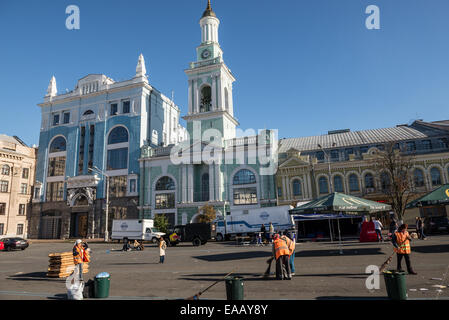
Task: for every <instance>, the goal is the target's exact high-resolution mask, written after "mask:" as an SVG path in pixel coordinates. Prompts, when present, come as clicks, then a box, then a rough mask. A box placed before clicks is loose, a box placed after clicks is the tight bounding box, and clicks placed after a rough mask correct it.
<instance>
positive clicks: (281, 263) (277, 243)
mask: <svg viewBox="0 0 449 320" xmlns="http://www.w3.org/2000/svg"><path fill="white" fill-rule="evenodd" d="M273 257H274V258H275V259H276V279H277V280H284V279H286V280H291V279H292V275H291V271H290V265H289V261H288V259H289V257H290V250H289V248H288V246H287V242H286V241H285V240H284V239H281V238H280V237H279V234H275V235H274V237H273Z"/></svg>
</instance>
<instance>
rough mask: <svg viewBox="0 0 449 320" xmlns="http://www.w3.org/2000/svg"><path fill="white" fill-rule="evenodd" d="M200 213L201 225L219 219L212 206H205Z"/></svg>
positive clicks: (200, 209) (199, 220)
mask: <svg viewBox="0 0 449 320" xmlns="http://www.w3.org/2000/svg"><path fill="white" fill-rule="evenodd" d="M198 211H199V212H198V213H200V216H199V217H198V222H199V223H209V222H212V221H213V220H214V219H215V218H216V217H217V214H216V211H215V208H214V207H213V206H211V205H210V204H205V205H204V206H202V207H200V208H199V209H198Z"/></svg>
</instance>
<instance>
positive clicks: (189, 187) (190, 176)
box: [187, 165, 194, 202]
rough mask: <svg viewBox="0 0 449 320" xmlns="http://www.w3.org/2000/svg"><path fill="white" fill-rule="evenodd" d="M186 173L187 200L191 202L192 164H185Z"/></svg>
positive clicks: (192, 184)
mask: <svg viewBox="0 0 449 320" xmlns="http://www.w3.org/2000/svg"><path fill="white" fill-rule="evenodd" d="M187 171H188V173H187V175H188V191H189V192H188V202H193V186H194V183H193V165H188V166H187Z"/></svg>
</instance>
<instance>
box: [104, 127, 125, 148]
mask: <svg viewBox="0 0 449 320" xmlns="http://www.w3.org/2000/svg"><path fill="white" fill-rule="evenodd" d="M123 142H128V131H127V130H126V129H125V127H117V128H115V129H114V130H112V131H111V133H110V134H109V138H108V144H117V143H123Z"/></svg>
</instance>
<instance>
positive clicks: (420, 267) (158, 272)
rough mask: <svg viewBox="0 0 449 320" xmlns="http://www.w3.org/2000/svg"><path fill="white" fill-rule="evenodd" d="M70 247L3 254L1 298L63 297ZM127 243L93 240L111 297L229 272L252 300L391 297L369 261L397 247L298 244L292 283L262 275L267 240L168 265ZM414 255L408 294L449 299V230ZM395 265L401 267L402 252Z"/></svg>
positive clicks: (203, 281) (159, 294)
mask: <svg viewBox="0 0 449 320" xmlns="http://www.w3.org/2000/svg"><path fill="white" fill-rule="evenodd" d="M72 245H73V243H72V242H68V241H67V242H62V241H59V242H48V241H34V242H32V244H31V245H30V247H29V248H28V249H27V250H25V251H13V252H0V300H10V299H26V300H30V299H31V300H34V299H39V300H40V299H65V297H66V286H65V280H64V279H50V278H47V277H46V272H47V268H48V260H49V259H48V254H49V253H52V252H66V251H70V250H71V249H72ZM121 247H122V244H117V243H107V244H105V243H100V242H94V243H90V248H91V249H92V262H91V263H90V266H89V270H90V271H89V273H88V274H85V280H88V279H92V278H94V276H95V275H96V274H98V273H100V272H108V273H109V274H110V275H111V287H110V297H109V299H119V300H128V299H133V300H134V299H149V300H165V299H185V298H188V297H190V296H193V295H194V294H196V293H198V292H199V291H201V290H202V289H205V288H206V287H208V286H209V285H211V284H212V283H214V282H215V281H217V280H220V279H221V278H223V276H224V275H226V274H227V273H229V272H234V274H236V275H240V276H242V277H244V295H245V299H246V300H275V299H289V300H290V299H295V300H296V299H306V300H309V299H385V297H386V296H387V294H386V289H385V283H384V279H383V276H381V277H380V289H379V290H371V291H370V290H368V289H367V288H366V286H365V282H366V279H367V277H368V274H366V273H365V270H366V267H367V266H369V265H378V266H380V265H381V264H382V263H383V262H384V261H385V260H386V259H387V257H388V256H389V254H391V252H392V245H391V244H390V243H389V242H385V243H359V242H358V241H345V242H344V243H343V246H342V247H341V248H342V250H343V254H340V247H339V244H338V242H334V243H331V242H304V243H298V244H297V252H296V259H295V265H296V276H294V277H293V279H292V280H291V281H276V280H274V279H273V278H274V276H271V279H268V280H267V279H263V278H262V277H261V275H262V274H263V273H264V271H265V269H266V267H267V264H266V260H267V259H268V258H269V257H270V255H271V247H269V246H266V247H258V246H238V245H236V244H235V243H234V242H223V243H217V242H210V243H207V244H206V245H204V246H201V247H193V246H192V245H191V244H189V243H185V244H181V245H179V246H177V247H169V248H168V249H167V256H166V261H165V263H164V264H163V265H161V264H159V263H158V261H159V256H158V254H159V251H158V248H157V247H156V246H155V245H152V244H146V247H145V250H144V251H142V252H140V251H131V252H122V251H120V249H121ZM411 260H412V265H413V267H414V269H415V270H416V271H417V272H418V275H417V276H407V288H408V295H409V298H411V299H435V298H438V299H448V298H449V289H447V288H446V289H442V290H441V292H438V291H437V288H435V287H433V286H435V285H446V286H447V285H448V279H447V277H446V276H447V274H446V273H447V271H448V266H449V265H448V264H449V236H447V235H438V236H433V237H429V238H428V240H426V241H422V240H415V241H413V242H412V255H411ZM390 267H392V268H395V267H396V257H395V258H394V259H393V261H392V263H391V265H390ZM403 268H405V265H404V266H403ZM272 271H274V264H273V268H272ZM422 289H427V290H422ZM201 299H216V300H224V299H226V289H225V283H224V282H223V281H222V282H220V283H218V284H217V285H215V286H214V287H212V288H211V289H210V290H208V291H207V292H205V293H204V294H203V295H202V296H201Z"/></svg>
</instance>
